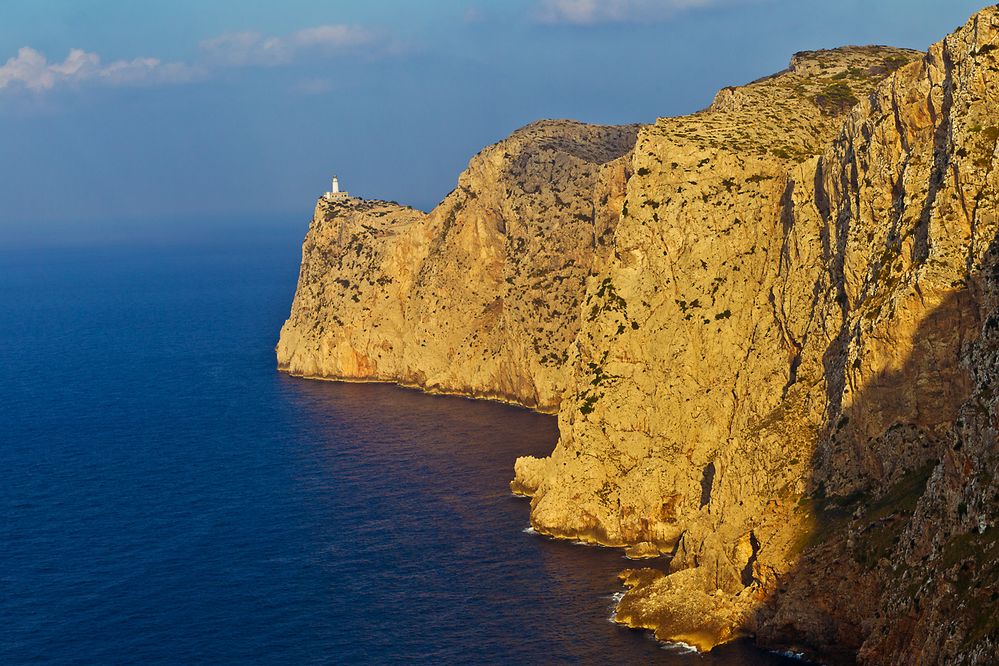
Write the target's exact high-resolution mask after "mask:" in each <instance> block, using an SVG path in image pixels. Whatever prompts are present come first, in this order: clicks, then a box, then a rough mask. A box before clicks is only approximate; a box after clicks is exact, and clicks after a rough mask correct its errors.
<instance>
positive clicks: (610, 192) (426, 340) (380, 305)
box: [277, 121, 638, 411]
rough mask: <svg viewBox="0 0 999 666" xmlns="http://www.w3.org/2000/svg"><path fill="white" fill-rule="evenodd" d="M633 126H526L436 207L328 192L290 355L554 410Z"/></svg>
mask: <svg viewBox="0 0 999 666" xmlns="http://www.w3.org/2000/svg"><path fill="white" fill-rule="evenodd" d="M637 130H638V127H637V126H624V127H600V126H593V125H584V124H582V123H577V122H572V121H542V122H538V123H534V124H532V125H528V126H527V127H525V128H523V129H521V130H518V131H517V132H515V133H514V134H513V135H512V136H510V137H509V138H508V139H505V140H504V141H501V142H499V143H497V144H495V145H493V146H490V147H489V148H486V149H485V150H483V151H482V152H481V153H479V154H478V155H476V156H475V157H474V158H473V159H472V161H471V163H470V164H469V166H468V169H467V170H466V171H465V172H464V173H463V174H462V175H461V177H460V179H459V181H458V187H457V188H456V189H455V190H454V191H453V192H452V193H451V194H449V195H448V196H447V198H445V199H444V201H442V202H441V203H440V205H438V206H437V207H436V208H435V209H434V210H433V211H432V212H430V213H429V214H423V213H421V212H419V211H416V210H413V209H411V208H406V207H404V206H399V205H396V204H392V203H387V202H374V201H364V200H360V199H348V200H346V201H339V202H327V201H325V200H320V202H319V203H318V205H317V206H316V213H315V217H314V219H313V222H312V226H311V227H310V229H309V233H308V236H307V237H306V239H305V244H304V246H303V250H302V270H301V275H300V277H299V283H298V290H297V291H296V293H295V301H294V304H293V305H292V311H291V317H290V318H289V319H288V321H287V323H286V324H285V325H284V327H283V328H282V330H281V339H280V342H279V343H278V348H277V354H278V367H279V368H281V369H282V370H285V371H287V372H290V373H292V374H296V375H303V376H307V377H321V378H330V379H353V380H380V381H393V382H398V383H401V384H405V385H411V386H418V387H420V388H423V389H425V390H428V391H434V392H444V393H460V394H463V395H470V396H474V397H487V398H494V399H500V400H508V401H512V402H516V403H519V404H523V405H527V406H529V407H534V408H537V409H540V410H543V411H554V410H555V409H556V408H557V407H558V405H559V402H560V399H561V395H562V391H563V389H564V387H565V381H566V379H565V377H566V363H565V361H566V359H567V357H568V347H569V345H570V344H571V343H572V341H573V339H574V338H575V335H576V331H577V330H578V328H579V325H578V322H579V317H578V312H579V299H580V298H581V296H582V294H583V290H584V288H583V284H584V281H585V280H586V278H587V276H588V275H589V274H590V271H591V270H593V268H594V266H595V265H597V264H600V263H602V261H603V259H604V257H605V256H606V255H607V254H608V252H609V251H610V247H611V245H610V239H611V237H612V236H613V232H614V227H615V225H616V224H617V220H618V218H619V216H620V212H621V204H622V201H623V197H624V188H625V183H626V181H627V177H628V169H629V164H630V162H629V160H628V159H627V156H628V155H629V153H630V150H631V148H632V146H633V145H634V142H635V135H636V133H637Z"/></svg>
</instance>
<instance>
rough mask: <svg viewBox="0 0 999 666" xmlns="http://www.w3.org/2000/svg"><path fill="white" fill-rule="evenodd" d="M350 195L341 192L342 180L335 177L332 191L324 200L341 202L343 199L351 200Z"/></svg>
mask: <svg viewBox="0 0 999 666" xmlns="http://www.w3.org/2000/svg"><path fill="white" fill-rule="evenodd" d="M349 196H350V195H349V194H347V193H346V192H341V191H340V179H338V178H337V177H336V176H333V183H332V184H331V185H330V191H329V192H327V193H326V194H324V195H323V198H324V199H326V200H327V201H339V200H342V199H347V198H349Z"/></svg>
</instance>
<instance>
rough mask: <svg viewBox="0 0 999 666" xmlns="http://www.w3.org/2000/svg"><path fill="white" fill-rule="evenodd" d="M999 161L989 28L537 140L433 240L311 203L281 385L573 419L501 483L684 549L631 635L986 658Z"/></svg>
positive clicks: (440, 219) (510, 158) (371, 215)
mask: <svg viewBox="0 0 999 666" xmlns="http://www.w3.org/2000/svg"><path fill="white" fill-rule="evenodd" d="M636 132H637V138H636ZM997 141H999V8H996V7H990V8H988V9H985V10H983V11H982V12H980V13H979V14H977V15H976V16H974V17H973V18H972V19H971V21H969V23H968V24H967V25H966V26H964V27H962V28H961V29H959V30H958V31H956V32H955V33H953V34H952V35H950V36H948V37H947V38H946V39H945V40H944V41H942V42H940V43H939V44H936V45H934V46H933V47H931V48H930V49H929V51H928V52H927V53H925V54H919V53H915V52H911V51H906V50H900V49H890V48H884V47H862V48H858V47H851V48H845V49H837V50H834V51H819V52H809V53H802V54H798V55H797V56H795V58H794V59H793V60H792V62H791V65H790V67H789V68H788V69H787V70H785V71H784V72H781V73H779V74H777V75H774V76H773V77H768V78H767V79H762V80H760V81H757V82H754V83H752V84H749V85H747V86H743V87H740V88H731V89H726V90H723V91H721V92H720V93H719V94H718V96H717V97H716V99H715V102H714V103H713V104H712V105H711V107H709V108H708V109H706V110H705V111H702V112H700V113H697V114H694V115H691V116H686V117H682V118H664V119H660V120H659V121H657V122H656V123H655V124H654V125H650V126H645V127H642V128H640V129H639V128H635V127H628V128H597V127H590V126H583V125H578V124H569V123H543V124H538V125H533V126H529V127H528V128H525V129H524V130H522V131H520V132H518V133H516V134H514V135H513V136H512V137H511V138H510V139H508V140H506V141H505V142H501V143H500V144H497V145H496V146H494V147H492V148H489V149H487V150H486V151H483V153H481V154H480V155H479V156H477V157H476V158H475V159H473V160H472V163H471V164H470V166H469V170H468V171H466V172H465V174H463V175H462V177H461V179H460V181H459V188H458V189H457V190H455V192H453V193H452V194H451V195H449V197H448V198H447V199H445V201H444V202H442V204H441V205H440V206H439V207H438V208H437V209H435V210H434V211H433V212H432V213H430V214H429V215H426V216H424V215H423V214H421V213H418V212H416V211H412V210H409V209H402V208H400V207H396V206H391V205H388V204H381V203H371V202H351V203H349V204H347V205H343V206H335V207H327V206H326V205H325V204H320V207H319V208H318V209H317V215H316V219H315V221H314V222H313V226H312V228H311V229H310V232H309V237H308V238H307V240H306V245H305V249H304V251H303V265H302V277H301V279H300V282H299V288H298V292H297V294H296V300H295V304H294V306H293V310H292V316H291V318H290V319H289V321H288V323H287V324H286V325H285V328H284V329H283V330H282V337H281V342H280V343H279V347H278V356H279V363H280V365H281V367H282V368H284V369H287V370H289V371H291V372H294V373H297V374H304V375H308V376H322V377H337V378H360V379H384V380H392V381H399V382H402V383H407V384H414V385H418V386H421V387H424V388H427V389H430V390H435V391H453V392H461V393H465V394H469V395H480V396H486V397H498V398H503V399H509V400H513V401H516V402H519V403H521V404H525V405H528V406H532V407H537V408H542V409H554V408H556V407H557V408H558V413H559V429H560V434H561V437H560V441H559V443H558V445H557V447H556V448H555V450H554V451H553V453H552V454H551V456H550V457H548V458H545V459H540V460H539V459H535V458H521V459H519V460H518V461H517V462H516V466H515V479H514V481H513V482H512V484H511V487H512V488H513V489H514V490H515V491H516V492H519V493H522V494H527V495H530V496H532V499H531V507H532V510H531V521H532V524H533V526H534V528H535V529H536V530H537V531H539V532H542V533H545V534H549V535H552V536H556V537H565V538H572V539H580V540H584V541H591V542H599V543H603V544H606V545H613V546H630V547H631V548H630V550H629V552H630V553H632V554H634V555H635V556H648V555H650V554H655V553H656V552H662V553H664V554H665V555H666V557H665V558H663V559H660V560H658V562H660V565H658V566H655V567H652V568H645V569H640V570H632V571H628V572H625V574H624V575H623V580H624V582H625V584H626V585H627V586H628V587H629V588H631V589H630V591H629V592H628V594H627V595H626V596H625V597H624V599H623V600H622V602H621V604H620V606H619V608H618V612H617V616H616V617H617V620H618V621H619V622H623V623H626V624H629V625H631V626H638V627H646V628H649V629H652V630H654V631H655V632H656V634H657V635H658V636H659V637H660V638H663V639H671V640H684V641H687V642H690V643H693V644H695V645H698V646H700V647H702V648H705V649H708V648H710V647H712V646H713V645H715V644H717V643H719V642H723V641H725V640H729V639H731V638H733V637H736V636H739V635H748V634H752V635H756V636H757V637H758V638H759V640H761V641H764V642H766V643H767V644H771V645H785V646H793V647H797V648H801V649H804V650H806V651H808V652H810V653H812V654H816V655H820V656H821V657H822V658H823V659H825V660H828V661H832V662H835V661H838V660H843V661H852V660H853V659H855V658H856V657H859V658H860V659H861V660H862V661H865V662H868V663H878V664H881V663H884V664H907V663H948V664H949V663H982V664H984V663H991V660H992V659H993V658H994V655H995V654H996V651H997V648H999V645H997V643H999V622H997V618H999V610H997V609H999V587H997V585H999V571H997V563H999V541H997V536H999V527H997V526H996V520H997V514H999V511H997V509H999V488H997V482H996V470H997V465H999V422H997V416H996V414H997V410H996V406H997V405H996V402H997V398H999V393H997V392H996V378H997V377H999V307H997V306H999V237H997V235H999V213H997V196H999V194H997V192H999V175H997V174H996V171H995V165H996V152H997Z"/></svg>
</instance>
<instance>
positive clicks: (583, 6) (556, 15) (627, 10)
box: [536, 0, 719, 25]
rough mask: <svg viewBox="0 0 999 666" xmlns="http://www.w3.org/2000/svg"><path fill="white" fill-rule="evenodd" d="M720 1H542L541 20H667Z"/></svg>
mask: <svg viewBox="0 0 999 666" xmlns="http://www.w3.org/2000/svg"><path fill="white" fill-rule="evenodd" d="M713 4H719V3H718V1H717V0H540V3H539V4H538V7H537V12H536V18H537V19H538V20H539V21H541V22H542V23H569V24H574V25H595V24H598V23H628V22H636V21H658V20H663V19H667V18H669V17H670V16H672V15H674V14H675V13H676V12H678V11H682V10H684V9H693V8H695V7H706V6H708V5H713Z"/></svg>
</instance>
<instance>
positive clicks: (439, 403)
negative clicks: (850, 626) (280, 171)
mask: <svg viewBox="0 0 999 666" xmlns="http://www.w3.org/2000/svg"><path fill="white" fill-rule="evenodd" d="M295 236H297V234H296V235H295ZM298 243H299V238H297V237H291V236H290V235H288V234H283V235H280V234H275V237H274V238H273V239H271V240H269V241H268V242H260V241H259V240H258V241H257V242H252V243H251V242H244V243H238V242H237V243H236V244H235V245H233V244H228V245H223V244H221V243H218V244H214V245H205V246H203V247H186V248H185V247H174V248H159V249H149V248H146V249H143V248H120V247H119V248H110V249H100V250H94V249H91V250H59V251H48V252H38V251H35V252H13V251H4V252H3V253H0V372H2V375H0V474H2V481H0V663H4V664H11V663H143V664H149V663H174V664H189V663H204V662H211V663H221V662H224V663H239V664H248V663H345V662H346V663H357V662H373V663H385V662H423V663H428V662H433V663H438V662H445V663H446V662H466V663H467V662H478V663H509V662H513V661H523V662H527V663H560V662H574V663H606V661H608V660H611V661H617V662H623V663H629V662H641V663H649V662H657V663H675V664H688V663H694V662H696V663H707V664H770V663H778V662H779V661H780V660H779V659H778V658H776V657H773V656H769V655H765V654H762V653H759V652H757V651H755V650H754V649H753V648H752V647H750V646H747V645H735V646H729V647H726V648H723V649H722V650H721V651H719V652H718V653H716V654H712V655H711V656H709V657H706V658H700V657H696V656H690V655H677V654H676V653H674V652H670V651H669V650H666V649H664V648H663V647H661V646H659V645H657V644H656V642H655V641H654V640H652V639H651V638H650V637H649V636H648V634H645V633H642V632H635V631H630V630H627V629H622V628H620V627H617V626H615V625H613V624H611V623H610V622H608V619H607V618H608V615H609V613H610V609H611V604H612V602H611V600H610V598H609V597H610V595H611V594H613V593H614V592H617V591H618V590H619V587H618V585H617V582H616V580H615V574H616V573H617V572H618V571H619V570H620V569H622V568H624V567H626V566H627V561H626V560H624V559H622V558H621V556H620V553H619V552H617V551H611V550H606V549H597V548H585V547H580V546H573V545H571V544H566V543H559V542H552V541H548V540H545V539H542V538H539V537H536V536H531V535H529V534H525V533H523V531H522V530H523V529H524V528H525V527H526V526H527V524H528V506H527V503H526V502H525V501H523V500H518V499H516V498H513V497H512V496H511V495H510V494H509V492H508V491H507V482H508V480H509V478H510V475H511V469H512V465H513V461H514V458H515V457H516V456H518V455H523V454H535V455H541V454H545V453H547V452H548V451H549V450H550V449H551V447H552V445H553V444H554V441H555V439H556V436H557V432H556V425H555V422H554V419H552V418H550V417H544V416H539V415H535V414H531V413H528V412H526V411H523V410H519V409H515V408H511V407H506V406H501V405H496V404H488V403H478V402H473V401H469V400H463V399H460V398H441V397H428V396H424V395H421V394H418V393H416V392H412V391H406V390H402V389H397V388H394V387H389V386H375V385H340V384H333V383H326V382H311V381H305V380H297V379H292V378H289V377H286V376H283V375H281V374H279V373H277V372H275V370H274V354H273V347H274V344H275V341H276V336H277V332H278V329H279V327H280V325H281V322H282V320H283V319H284V317H285V316H286V314H287V311H288V308H289V305H290V302H291V297H292V294H293V290H294V285H295V279H296V273H297V263H298V258H299V249H298Z"/></svg>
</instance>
